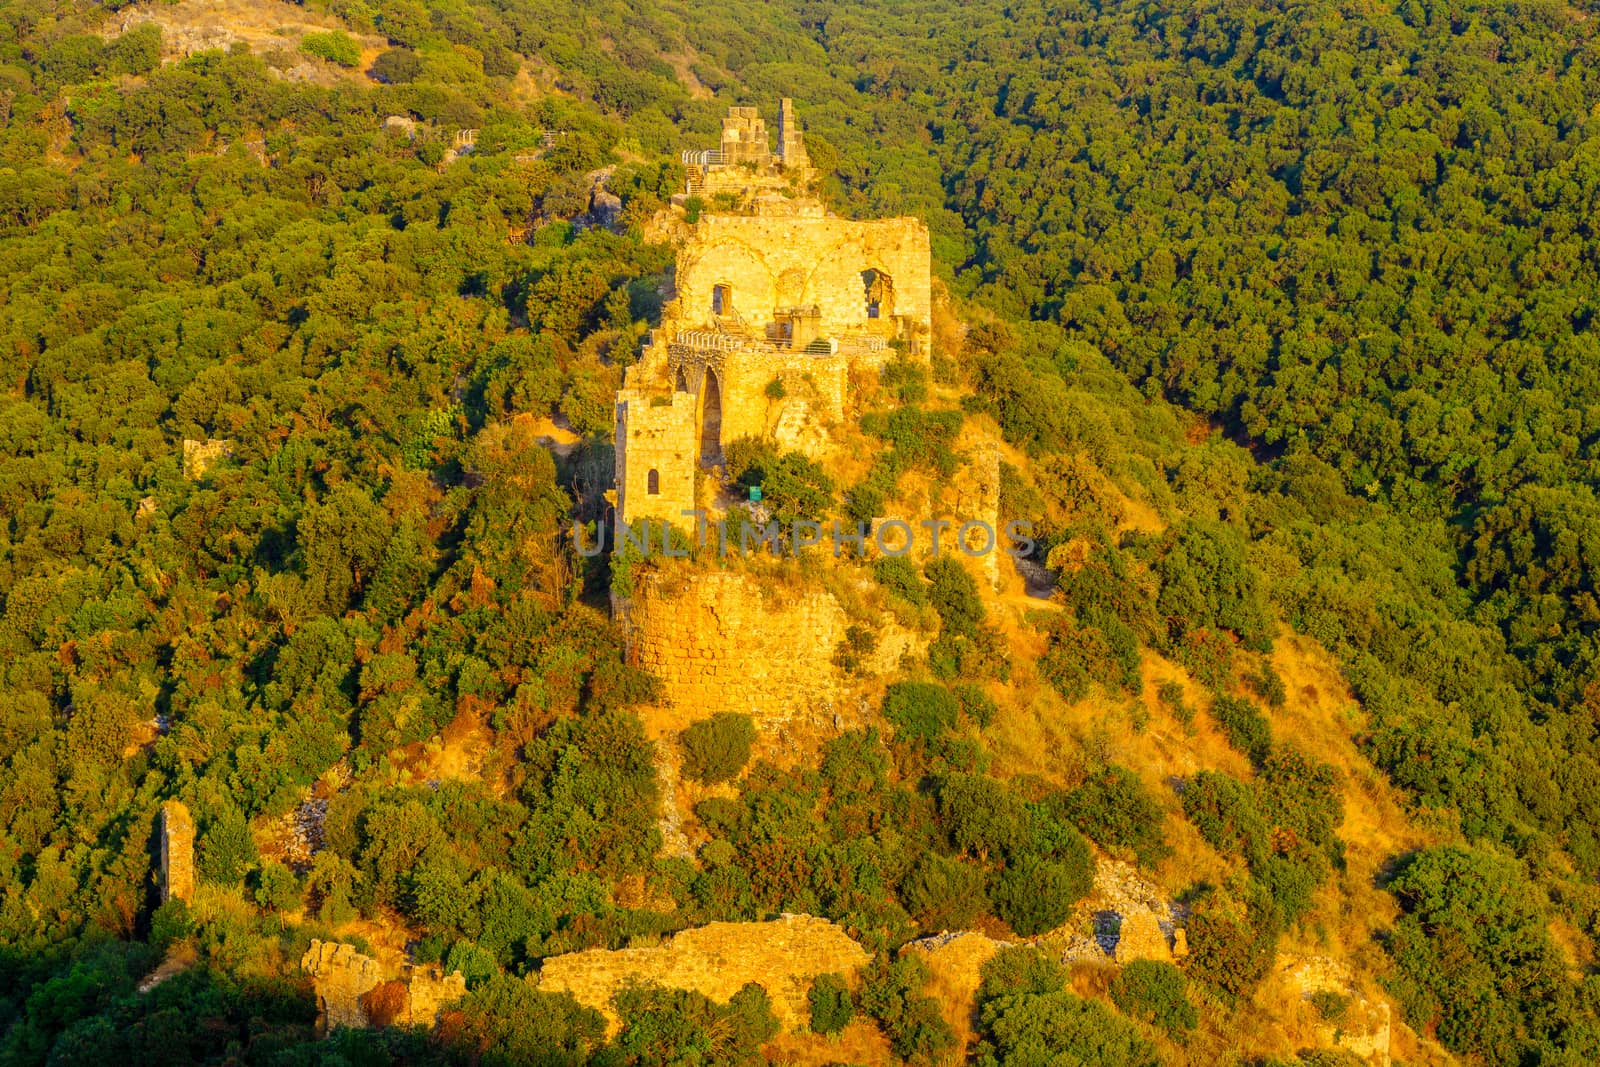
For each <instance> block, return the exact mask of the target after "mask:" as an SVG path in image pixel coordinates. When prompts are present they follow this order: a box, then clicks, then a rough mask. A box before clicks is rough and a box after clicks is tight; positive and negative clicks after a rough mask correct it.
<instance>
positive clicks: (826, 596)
mask: <svg viewBox="0 0 1600 1067" xmlns="http://www.w3.org/2000/svg"><path fill="white" fill-rule="evenodd" d="M616 608H617V617H618V619H619V621H621V623H622V626H623V633H624V636H625V638H626V640H627V646H628V652H629V656H630V658H631V659H632V660H633V662H634V663H636V664H637V665H638V666H640V667H643V668H644V669H645V670H647V671H649V672H650V673H651V674H653V675H655V676H656V677H657V678H659V679H660V680H661V683H662V686H663V700H662V704H663V706H664V708H665V710H666V711H667V712H668V713H669V714H668V720H669V721H668V722H667V723H666V725H668V726H669V727H670V728H671V729H673V730H677V729H682V728H683V727H685V726H687V725H689V724H690V723H691V722H694V721H696V720H698V719H703V718H706V717H707V716H709V715H712V714H715V713H716V712H719V711H739V712H744V713H746V714H748V715H750V716H751V717H752V718H754V719H755V720H756V722H757V724H758V725H759V726H760V727H761V728H762V729H764V730H768V729H773V728H776V727H782V726H785V725H804V724H808V723H821V722H831V721H832V719H833V717H834V709H835V705H836V704H837V703H838V702H839V699H840V697H841V695H842V692H843V687H844V679H843V678H842V677H841V675H840V672H839V670H838V668H836V667H835V666H834V664H833V656H834V653H835V651H836V650H837V648H838V646H839V642H840V641H841V640H843V638H844V634H845V630H846V628H847V627H848V625H849V623H848V620H847V619H846V617H845V613H844V610H843V609H842V608H840V607H839V603H838V601H837V600H835V599H834V597H833V596H832V594H830V593H827V592H825V591H821V590H816V589H793V590H791V589H778V588H775V587H774V586H773V585H770V584H768V583H766V582H763V581H762V580H761V579H760V578H758V577H756V576H754V575H750V574H743V573H736V572H710V573H682V572H677V571H646V572H643V573H640V574H639V575H637V577H636V579H635V588H634V595H633V597H632V598H630V599H629V600H627V601H618V603H617V604H616Z"/></svg>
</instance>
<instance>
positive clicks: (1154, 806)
mask: <svg viewBox="0 0 1600 1067" xmlns="http://www.w3.org/2000/svg"><path fill="white" fill-rule="evenodd" d="M1064 806H1065V807H1066V810H1067V813H1068V815H1069V816H1070V817H1071V819H1072V821H1073V823H1074V824H1075V825H1076V826H1077V827H1078V829H1080V830H1082V831H1083V832H1084V833H1086V834H1088V835H1089V836H1090V837H1092V838H1094V839H1095V840H1096V841H1098V842H1099V843H1100V844H1102V845H1106V846H1111V847H1117V848H1125V849H1127V850H1129V851H1130V852H1132V853H1133V854H1134V857H1135V858H1136V859H1137V860H1138V861H1139V863H1140V865H1142V866H1146V867H1149V866H1152V865H1154V864H1156V863H1159V862H1160V861H1161V860H1162V859H1163V858H1164V857H1166V856H1167V854H1168V853H1169V852H1170V851H1171V850H1170V849H1169V848H1168V847H1167V839H1166V835H1165V834H1164V833H1163V831H1162V821H1163V819H1164V814H1163V812H1162V810H1161V805H1160V804H1158V803H1157V802H1156V799H1155V797H1153V796H1152V795H1151V794H1150V792H1149V791H1148V790H1147V789H1145V787H1144V785H1143V783H1141V782H1140V781H1139V776H1138V775H1136V774H1134V773H1133V772H1132V771H1130V770H1128V769H1127V768H1125V767H1109V768H1107V769H1106V772H1105V773H1104V774H1102V775H1099V776H1098V777H1095V778H1093V779H1090V780H1089V781H1088V782H1085V783H1084V784H1083V785H1081V786H1079V787H1078V788H1077V789H1075V790H1073V791H1072V793H1071V794H1070V795H1068V796H1067V797H1066V798H1065V805H1064Z"/></svg>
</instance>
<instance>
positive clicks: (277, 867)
mask: <svg viewBox="0 0 1600 1067" xmlns="http://www.w3.org/2000/svg"><path fill="white" fill-rule="evenodd" d="M255 898H256V903H257V904H259V905H261V906H262V907H263V908H266V909H268V910H270V911H293V910H294V909H295V908H297V907H299V906H300V879H298V878H296V877H295V874H294V872H293V871H291V870H290V869H289V868H287V867H285V866H284V865H283V864H281V863H279V862H278V861H277V860H266V861H264V862H263V863H262V864H261V869H260V870H258V871H257V872H256V886H255Z"/></svg>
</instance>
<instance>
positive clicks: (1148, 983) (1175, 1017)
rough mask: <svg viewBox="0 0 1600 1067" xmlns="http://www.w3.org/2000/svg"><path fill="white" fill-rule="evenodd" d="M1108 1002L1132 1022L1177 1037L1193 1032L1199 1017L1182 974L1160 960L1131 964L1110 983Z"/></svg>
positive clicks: (1133, 962) (1139, 961)
mask: <svg viewBox="0 0 1600 1067" xmlns="http://www.w3.org/2000/svg"><path fill="white" fill-rule="evenodd" d="M1111 1002H1112V1003H1113V1004H1115V1005H1116V1006H1117V1008H1118V1009H1119V1010H1121V1011H1122V1013H1123V1014H1124V1015H1130V1016H1132V1017H1134V1018H1135V1019H1143V1020H1144V1021H1145V1022H1149V1023H1154V1024H1155V1025H1157V1026H1159V1027H1161V1028H1162V1029H1163V1030H1165V1031H1167V1033H1169V1034H1172V1035H1174V1036H1177V1035H1178V1034H1182V1033H1185V1032H1187V1031H1189V1030H1193V1029H1194V1028H1195V1024H1196V1023H1198V1022H1199V1013H1198V1012H1196V1011H1195V1007H1194V1005H1193V1004H1192V1003H1190V1001H1189V995H1188V980H1187V979H1185V978H1184V976H1183V972H1182V971H1180V970H1178V968H1176V967H1174V966H1173V965H1172V964H1170V963H1165V962H1162V961H1160V960H1133V961H1131V962H1130V963H1128V964H1127V965H1126V966H1124V967H1123V968H1122V971H1121V973H1119V974H1118V975H1117V977H1116V978H1115V979H1114V980H1113V981H1112V983H1111Z"/></svg>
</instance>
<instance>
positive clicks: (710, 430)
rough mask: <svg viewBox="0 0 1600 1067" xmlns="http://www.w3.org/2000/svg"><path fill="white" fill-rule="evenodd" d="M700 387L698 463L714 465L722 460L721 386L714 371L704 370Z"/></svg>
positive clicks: (707, 465) (704, 465)
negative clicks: (703, 378) (704, 374)
mask: <svg viewBox="0 0 1600 1067" xmlns="http://www.w3.org/2000/svg"><path fill="white" fill-rule="evenodd" d="M700 389H701V394H700V465H701V466H702V467H715V466H717V465H718V464H720V463H721V462H722V386H721V384H720V383H718V381H717V375H716V372H715V371H711V370H707V371H706V376H705V380H704V381H703V382H702V383H701V385H700Z"/></svg>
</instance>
